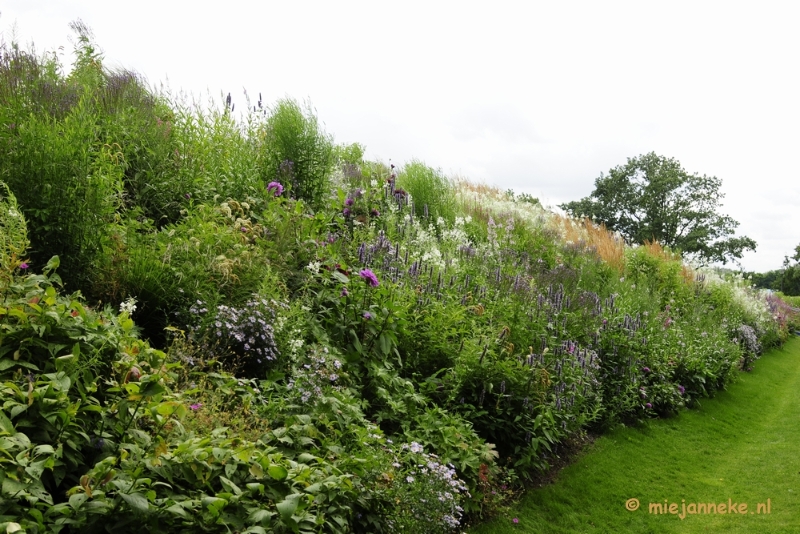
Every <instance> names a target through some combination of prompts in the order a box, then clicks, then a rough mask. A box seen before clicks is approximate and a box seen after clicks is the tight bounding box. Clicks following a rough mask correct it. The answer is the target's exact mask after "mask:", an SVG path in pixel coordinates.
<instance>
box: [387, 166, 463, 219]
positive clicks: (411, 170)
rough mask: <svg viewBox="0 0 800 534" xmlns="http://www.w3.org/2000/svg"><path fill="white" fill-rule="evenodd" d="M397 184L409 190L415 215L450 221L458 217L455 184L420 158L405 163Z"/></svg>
mask: <svg viewBox="0 0 800 534" xmlns="http://www.w3.org/2000/svg"><path fill="white" fill-rule="evenodd" d="M397 185H398V187H401V188H403V189H405V190H406V191H408V192H409V193H410V194H411V198H412V199H413V202H414V215H416V216H417V217H424V216H428V217H431V218H432V219H434V220H436V219H437V218H438V217H442V218H443V219H444V220H446V221H447V222H449V223H452V222H453V221H454V220H455V218H456V212H457V202H456V197H455V193H454V189H453V184H452V183H451V182H450V180H448V179H447V177H446V176H445V175H444V174H442V172H441V171H440V170H437V169H433V168H431V167H428V166H427V165H425V164H424V163H422V162H421V161H419V160H412V161H411V163H409V164H407V165H405V166H404V167H403V168H402V170H401V171H400V173H399V174H398V176H397Z"/></svg>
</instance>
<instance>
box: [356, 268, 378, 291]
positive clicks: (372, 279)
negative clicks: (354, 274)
mask: <svg viewBox="0 0 800 534" xmlns="http://www.w3.org/2000/svg"><path fill="white" fill-rule="evenodd" d="M358 275H359V276H360V277H361V278H363V279H364V280H366V281H367V283H368V284H369V285H371V286H372V287H378V286H379V285H380V282H378V277H377V276H375V273H373V272H372V271H371V270H369V269H364V270H362V271H361V272H360V273H358Z"/></svg>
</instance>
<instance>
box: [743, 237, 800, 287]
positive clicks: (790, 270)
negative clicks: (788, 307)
mask: <svg viewBox="0 0 800 534" xmlns="http://www.w3.org/2000/svg"><path fill="white" fill-rule="evenodd" d="M794 250H795V254H794V256H792V257H789V256H786V257H785V258H784V259H783V267H782V268H781V269H775V270H774V271H767V272H765V273H746V274H747V275H748V276H749V277H750V278H751V280H752V281H753V285H755V286H756V287H759V288H763V289H773V290H775V291H780V292H782V293H783V294H784V295H789V296H793V297H794V296H798V295H800V245H797V247H795V249H794ZM792 260H794V264H792Z"/></svg>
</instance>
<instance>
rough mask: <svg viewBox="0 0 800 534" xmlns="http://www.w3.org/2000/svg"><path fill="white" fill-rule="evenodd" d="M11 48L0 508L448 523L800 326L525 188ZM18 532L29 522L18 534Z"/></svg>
mask: <svg viewBox="0 0 800 534" xmlns="http://www.w3.org/2000/svg"><path fill="white" fill-rule="evenodd" d="M73 29H74V30H75V31H76V32H77V35H78V39H77V61H76V63H75V65H74V68H73V69H72V71H71V72H70V73H69V74H68V75H65V74H63V72H62V67H61V65H60V64H59V63H58V60H57V58H56V57H55V56H54V55H45V56H36V55H34V54H32V53H30V52H26V51H23V50H20V49H19V48H18V47H16V46H14V45H13V44H11V45H2V47H0V54H1V56H0V115H1V116H0V125H2V127H1V128H0V182H2V183H3V185H2V189H0V197H1V199H0V227H1V228H2V232H0V299H1V300H0V388H2V403H3V405H2V412H0V464H2V470H1V471H0V482H2V493H1V494H0V529H2V528H5V529H6V531H8V532H14V531H15V529H17V531H25V532H51V531H52V532H59V531H61V532H101V531H103V532H104V531H108V532H133V531H142V530H143V529H148V530H150V531H153V532H252V533H257V532H410V531H416V532H450V531H453V530H454V529H456V528H457V527H458V525H459V523H461V524H463V523H464V521H465V520H467V519H469V518H473V519H478V518H481V517H484V516H487V515H490V514H492V513H494V512H496V511H497V510H498V509H499V507H501V506H502V505H503V501H504V499H505V498H507V497H508V496H509V495H511V494H512V493H513V492H515V491H516V490H517V489H518V488H520V487H522V486H523V485H524V483H525V482H526V481H529V480H531V479H533V478H535V477H536V476H538V475H540V474H541V473H542V472H543V471H544V470H546V469H547V468H548V466H550V465H551V464H552V463H553V462H554V461H555V460H557V459H558V457H559V455H561V454H562V451H563V450H564V449H565V447H567V446H568V445H569V444H570V443H571V442H573V441H574V440H576V439H580V437H581V436H582V435H583V434H584V433H585V432H586V431H587V430H596V431H600V430H603V429H605V428H608V427H610V426H613V425H616V424H618V423H620V422H625V423H629V422H635V421H637V420H641V419H644V418H648V417H655V416H658V415H667V414H670V413H673V412H675V411H676V410H678V409H680V408H681V407H683V406H691V405H692V403H693V402H695V401H696V399H698V398H700V397H703V396H707V395H713V394H714V392H715V391H716V390H718V389H720V388H724V387H725V385H726V384H727V383H729V382H730V381H731V380H732V379H733V378H734V377H735V376H736V374H737V372H738V371H739V370H740V369H749V368H750V366H751V365H752V363H753V360H754V359H756V358H757V357H758V355H759V354H760V352H761V350H762V349H763V348H764V347H766V346H770V345H774V344H778V343H780V342H781V341H783V340H784V339H785V338H786V337H787V335H788V333H789V331H790V330H791V329H794V328H796V327H797V326H796V323H795V324H792V323H791V321H796V318H795V316H794V315H792V312H791V310H790V309H789V308H788V307H787V306H786V305H785V304H783V302H782V301H781V300H779V299H777V298H775V297H770V298H768V299H767V298H765V297H764V296H763V295H761V294H758V293H756V292H753V291H752V290H751V289H750V288H749V287H748V285H747V284H746V283H744V282H743V281H742V280H741V278H736V277H727V278H723V277H721V276H719V275H717V274H715V273H714V272H712V271H708V270H693V269H691V268H689V267H687V266H686V265H684V263H683V262H682V260H681V258H680V257H679V256H677V255H676V254H673V253H671V252H670V251H669V250H666V249H663V248H662V247H661V246H660V245H658V244H657V243H649V244H647V245H645V246H639V247H634V248H631V247H628V246H626V245H625V244H624V243H623V241H622V240H621V239H620V238H619V237H618V236H616V235H614V234H611V233H609V232H607V231H606V230H604V229H603V228H600V227H597V226H595V225H593V224H592V223H590V222H588V221H574V220H567V219H563V218H560V217H558V216H556V215H554V214H552V213H550V212H547V211H546V210H544V209H543V208H542V207H541V206H540V205H539V204H538V203H537V202H535V200H534V199H531V198H530V197H528V196H525V195H521V196H518V197H517V196H514V195H513V194H508V193H500V192H499V191H497V190H495V189H492V188H489V187H486V186H478V185H474V184H470V183H466V182H453V181H451V180H449V179H447V177H445V176H444V175H443V174H442V173H441V172H439V171H438V170H436V169H431V168H429V167H427V166H426V165H424V164H423V163H421V162H416V161H415V162H411V163H409V164H408V165H405V166H403V167H402V168H395V167H394V166H386V165H384V164H381V163H379V162H368V161H364V160H363V148H362V147H360V146H359V145H349V146H342V145H336V144H335V143H334V142H333V140H332V138H331V136H330V135H328V134H326V133H325V132H324V131H323V130H322V128H321V126H320V124H319V122H318V121H317V119H316V117H315V116H314V114H313V112H312V110H311V109H310V108H309V107H308V106H304V105H300V104H298V103H297V102H295V101H293V100H291V99H285V100H282V101H279V102H277V103H275V104H274V105H273V106H271V107H270V106H266V105H265V104H264V103H263V102H261V100H260V98H259V100H258V101H257V102H256V103H253V102H250V101H247V102H246V104H247V106H246V107H247V113H246V114H244V116H243V118H242V119H237V115H235V114H234V113H233V110H234V103H232V102H231V101H230V99H227V100H226V102H225V103H224V104H223V105H221V106H216V105H213V104H211V105H210V107H208V108H207V109H206V108H203V107H200V106H196V105H189V104H187V103H186V102H185V101H182V100H180V99H177V98H172V97H170V96H169V95H166V94H157V93H154V92H153V91H152V90H150V89H149V88H148V87H147V86H146V85H145V84H144V83H143V81H142V80H141V79H140V78H139V77H138V76H137V75H135V74H134V73H130V72H125V71H113V72H112V71H108V70H106V69H104V68H103V65H102V56H101V55H100V53H99V52H98V50H97V48H96V46H95V45H94V44H93V42H92V39H91V35H90V33H89V31H88V29H87V28H85V27H84V26H82V25H81V24H80V23H77V24H75V25H74V28H73ZM20 529H21V530H20Z"/></svg>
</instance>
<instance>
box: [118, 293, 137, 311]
mask: <svg viewBox="0 0 800 534" xmlns="http://www.w3.org/2000/svg"><path fill="white" fill-rule="evenodd" d="M135 311H136V299H135V298H133V297H130V298H128V300H126V301H125V302H122V303H120V305H119V312H120V313H127V314H128V315H130V314H132V313H133V312H135Z"/></svg>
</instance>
